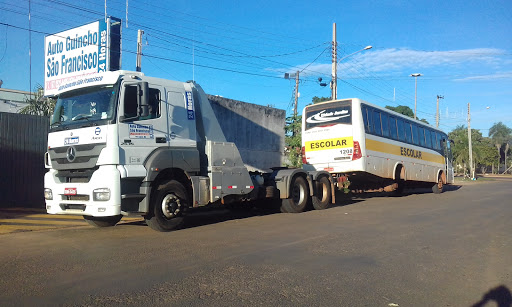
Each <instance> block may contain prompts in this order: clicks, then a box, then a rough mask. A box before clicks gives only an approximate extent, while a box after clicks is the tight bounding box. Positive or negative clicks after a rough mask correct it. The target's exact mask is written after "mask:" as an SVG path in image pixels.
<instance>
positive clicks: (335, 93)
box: [331, 23, 338, 100]
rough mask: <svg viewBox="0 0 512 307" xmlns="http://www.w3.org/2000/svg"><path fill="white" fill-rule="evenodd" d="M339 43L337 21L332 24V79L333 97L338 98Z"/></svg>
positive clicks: (333, 98)
mask: <svg viewBox="0 0 512 307" xmlns="http://www.w3.org/2000/svg"><path fill="white" fill-rule="evenodd" d="M337 53H338V51H337V43H336V23H333V24H332V81H331V99H332V100H336V99H338V75H337V72H336V67H337V66H338V61H337Z"/></svg>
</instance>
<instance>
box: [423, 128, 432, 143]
mask: <svg viewBox="0 0 512 307" xmlns="http://www.w3.org/2000/svg"><path fill="white" fill-rule="evenodd" d="M425 142H426V144H425V145H426V146H427V147H428V148H432V132H431V131H430V130H428V129H425Z"/></svg>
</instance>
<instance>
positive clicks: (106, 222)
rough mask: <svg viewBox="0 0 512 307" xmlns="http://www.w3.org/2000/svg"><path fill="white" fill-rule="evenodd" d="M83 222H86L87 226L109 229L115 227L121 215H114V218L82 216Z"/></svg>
mask: <svg viewBox="0 0 512 307" xmlns="http://www.w3.org/2000/svg"><path fill="white" fill-rule="evenodd" d="M83 217H84V220H85V221H86V222H87V224H89V225H91V226H94V227H111V226H115V225H116V224H117V223H119V221H120V220H121V218H122V217H123V216H122V215H115V216H89V215H84V216H83Z"/></svg>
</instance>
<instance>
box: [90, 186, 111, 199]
mask: <svg viewBox="0 0 512 307" xmlns="http://www.w3.org/2000/svg"><path fill="white" fill-rule="evenodd" d="M92 199H93V200H94V201H107V200H109V199H110V189H108V188H102V189H95V190H94V191H92Z"/></svg>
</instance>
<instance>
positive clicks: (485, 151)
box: [448, 125, 506, 169]
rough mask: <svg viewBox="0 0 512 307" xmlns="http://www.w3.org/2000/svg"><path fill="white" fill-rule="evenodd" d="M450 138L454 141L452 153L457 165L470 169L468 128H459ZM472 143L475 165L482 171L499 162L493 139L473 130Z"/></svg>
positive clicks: (461, 126) (451, 133)
mask: <svg viewBox="0 0 512 307" xmlns="http://www.w3.org/2000/svg"><path fill="white" fill-rule="evenodd" d="M505 127H506V126H505ZM448 137H449V138H450V139H451V140H452V141H453V145H452V152H453V158H454V162H455V165H466V166H467V167H469V143H468V142H469V141H468V129H467V127H465V126H463V125H460V126H457V127H456V128H455V129H454V130H453V131H452V132H450V133H449V134H448ZM471 143H472V148H473V163H474V164H475V166H478V165H479V166H480V167H481V168H482V169H486V168H487V167H489V166H491V165H493V164H495V163H496V161H498V158H499V155H498V152H497V151H496V148H495V141H494V140H492V138H487V137H483V136H482V133H481V132H480V131H479V130H475V129H471Z"/></svg>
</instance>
